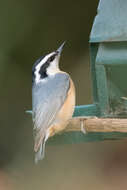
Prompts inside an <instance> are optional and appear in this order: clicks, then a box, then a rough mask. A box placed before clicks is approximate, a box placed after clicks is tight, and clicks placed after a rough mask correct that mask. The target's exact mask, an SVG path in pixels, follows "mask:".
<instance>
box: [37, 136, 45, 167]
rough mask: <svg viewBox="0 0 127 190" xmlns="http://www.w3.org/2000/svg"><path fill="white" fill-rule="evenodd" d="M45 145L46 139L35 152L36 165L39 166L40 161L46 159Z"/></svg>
mask: <svg viewBox="0 0 127 190" xmlns="http://www.w3.org/2000/svg"><path fill="white" fill-rule="evenodd" d="M45 144H46V140H45V139H44V140H43V142H41V144H40V146H39V148H38V150H37V151H36V152H35V163H36V164H37V163H38V161H39V160H43V158H44V157H45Z"/></svg>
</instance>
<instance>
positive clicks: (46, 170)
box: [0, 0, 127, 190]
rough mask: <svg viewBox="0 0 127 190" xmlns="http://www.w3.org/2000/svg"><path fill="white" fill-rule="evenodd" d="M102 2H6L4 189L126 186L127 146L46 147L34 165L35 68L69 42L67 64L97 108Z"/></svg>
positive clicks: (0, 14) (2, 40) (0, 10)
mask: <svg viewBox="0 0 127 190" xmlns="http://www.w3.org/2000/svg"><path fill="white" fill-rule="evenodd" d="M97 5H98V0H94V1H91V0H85V1H84V0H78V1H71V0H70V1H58V0H54V1H51V0H47V1H44V0H36V1H35V0H27V1H25V0H22V1H19V0H12V1H9V0H5V1H4V0H3V1H0V65H1V67H0V93H1V95H0V108H1V117H0V126H1V133H0V190H15V189H16V190H17V189H18V190H20V189H21V190H35V189H37V190H41V189H46V190H49V189H52V190H55V189H61V190H64V189H67V190H70V189H73V190H77V189H80V190H84V189H89V190H92V189H94V190H96V189H97V190H98V189H101V190H102V189H106V190H107V189H112V190H113V189H115V190H116V189H118V190H119V189H121V188H124V189H126V185H127V182H126V177H125V176H126V175H127V162H126V160H127V154H126V152H127V151H126V141H114V142H112V141H108V142H99V143H86V144H85V143H83V144H76V145H75V144H74V145H57V146H46V157H45V159H44V160H43V161H41V162H40V163H39V164H38V165H35V164H34V154H33V134H32V128H33V125H32V120H31V116H29V115H27V114H26V113H25V110H29V109H31V69H32V65H33V63H34V62H35V61H36V59H37V58H39V57H40V56H41V55H43V54H45V53H49V52H51V51H53V50H55V49H57V48H58V47H59V45H60V44H61V43H62V42H63V41H65V40H66V41H67V43H66V45H65V48H64V51H63V54H62V57H61V61H60V62H61V63H60V67H61V69H63V70H64V71H67V72H68V73H70V75H71V76H72V79H73V80H74V82H75V86H76V93H77V104H78V105H79V104H89V103H92V96H91V81H90V80H91V79H90V61H89V43H88V40H89V34H90V31H91V27H92V23H93V19H94V17H95V15H96V12H97Z"/></svg>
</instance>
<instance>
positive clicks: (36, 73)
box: [34, 52, 54, 83]
mask: <svg viewBox="0 0 127 190" xmlns="http://www.w3.org/2000/svg"><path fill="white" fill-rule="evenodd" d="M53 54H54V52H53V53H50V54H48V55H46V56H45V57H44V58H43V59H42V60H41V61H40V63H39V64H38V65H37V66H36V67H35V72H34V73H35V81H36V83H37V82H39V80H40V76H41V75H40V73H39V71H40V68H41V66H42V65H43V64H44V63H46V61H47V60H48V58H49V57H50V56H51V55H53Z"/></svg>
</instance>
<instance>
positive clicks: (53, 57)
mask: <svg viewBox="0 0 127 190" xmlns="http://www.w3.org/2000/svg"><path fill="white" fill-rule="evenodd" d="M55 57H56V54H54V55H52V56H51V57H49V59H48V62H52V61H53V60H54V59H55Z"/></svg>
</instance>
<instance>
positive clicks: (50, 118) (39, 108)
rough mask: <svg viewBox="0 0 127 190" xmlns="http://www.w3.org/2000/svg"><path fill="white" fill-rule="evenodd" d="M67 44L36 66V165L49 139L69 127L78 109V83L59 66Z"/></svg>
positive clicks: (34, 102)
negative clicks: (76, 100) (76, 84)
mask: <svg viewBox="0 0 127 190" xmlns="http://www.w3.org/2000/svg"><path fill="white" fill-rule="evenodd" d="M64 44H65V42H64V43H63V44H62V45H61V46H60V47H59V48H58V49H57V50H55V51H53V52H51V53H49V54H47V55H45V56H41V57H40V58H39V59H38V60H37V61H36V62H35V63H34V65H33V67H32V118H33V125H34V127H33V135H34V152H35V163H38V161H39V160H42V159H43V158H44V156H45V144H46V141H47V140H48V138H49V137H52V136H54V135H55V134H57V133H60V132H62V131H63V130H64V129H65V128H66V127H67V125H68V123H69V120H70V119H71V118H72V115H73V112H74V108H75V86H74V83H73V81H72V79H71V77H70V75H69V74H68V73H66V72H64V71H61V70H60V67H59V61H60V57H61V52H62V50H63V47H64Z"/></svg>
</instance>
